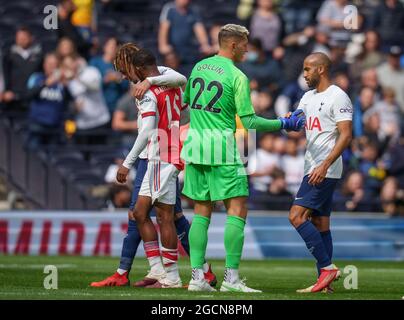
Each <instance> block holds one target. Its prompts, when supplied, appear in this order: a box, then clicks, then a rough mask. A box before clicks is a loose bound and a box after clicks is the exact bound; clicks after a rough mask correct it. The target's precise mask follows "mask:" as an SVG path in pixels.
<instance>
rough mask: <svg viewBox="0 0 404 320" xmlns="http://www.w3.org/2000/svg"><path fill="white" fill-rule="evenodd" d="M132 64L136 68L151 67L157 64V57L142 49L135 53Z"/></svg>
mask: <svg viewBox="0 0 404 320" xmlns="http://www.w3.org/2000/svg"><path fill="white" fill-rule="evenodd" d="M132 63H133V65H134V66H135V67H150V66H155V65H156V64H157V62H156V57H155V56H154V54H153V53H152V52H151V51H150V50H148V49H140V50H139V51H137V52H135V53H134V55H133V58H132Z"/></svg>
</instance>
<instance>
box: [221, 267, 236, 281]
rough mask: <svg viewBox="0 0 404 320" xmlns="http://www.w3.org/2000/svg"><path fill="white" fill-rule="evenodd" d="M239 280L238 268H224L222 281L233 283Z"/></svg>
mask: <svg viewBox="0 0 404 320" xmlns="http://www.w3.org/2000/svg"><path fill="white" fill-rule="evenodd" d="M238 280H239V276H238V269H231V268H226V269H225V271H224V281H226V282H229V283H235V282H237V281H238Z"/></svg>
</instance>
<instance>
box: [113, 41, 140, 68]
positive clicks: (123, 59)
mask: <svg viewBox="0 0 404 320" xmlns="http://www.w3.org/2000/svg"><path fill="white" fill-rule="evenodd" d="M139 50H140V48H139V47H138V46H137V45H136V44H134V43H131V42H128V43H125V44H123V45H122V46H120V47H119V49H118V51H117V53H116V56H115V59H114V68H115V70H116V71H119V72H121V73H123V74H125V75H128V74H129V72H130V67H129V66H130V65H132V59H133V55H134V54H135V53H136V52H137V51H139Z"/></svg>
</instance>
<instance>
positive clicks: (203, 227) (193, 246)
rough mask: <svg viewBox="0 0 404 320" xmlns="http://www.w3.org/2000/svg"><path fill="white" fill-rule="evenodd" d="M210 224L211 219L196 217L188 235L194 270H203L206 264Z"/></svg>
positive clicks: (196, 215)
mask: <svg viewBox="0 0 404 320" xmlns="http://www.w3.org/2000/svg"><path fill="white" fill-rule="evenodd" d="M209 224H210V219H209V218H206V217H203V216H201V215H199V214H195V215H194V218H193V220H192V224H191V228H190V229H189V235H188V239H189V250H190V260H191V267H192V268H197V269H202V267H203V264H204V263H205V254H206V246H207V244H208V228H209Z"/></svg>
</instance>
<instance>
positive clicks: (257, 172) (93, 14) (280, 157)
mask: <svg viewBox="0 0 404 320" xmlns="http://www.w3.org/2000/svg"><path fill="white" fill-rule="evenodd" d="M0 2H1V4H2V5H1V9H0V16H1V19H0V32H1V33H2V38H3V39H2V43H1V50H0V59H1V61H2V64H1V67H0V110H1V112H2V114H1V116H2V117H5V116H10V117H13V116H15V115H16V114H18V115H20V116H21V117H22V118H25V120H26V121H25V125H24V130H25V133H26V135H25V137H26V147H27V148H28V149H30V150H39V149H41V148H46V146H49V145H66V144H67V145H70V146H71V145H83V146H85V145H104V146H105V148H110V147H111V145H112V144H114V147H116V145H119V146H120V149H119V151H118V152H117V156H116V157H113V158H114V159H112V160H111V163H110V166H109V167H108V168H107V170H106V172H105V177H104V182H105V185H104V186H99V185H98V186H94V188H93V193H96V194H101V196H103V197H105V198H106V199H108V201H106V202H105V203H106V204H105V206H107V207H108V208H111V209H112V208H126V207H127V206H128V204H129V201H130V188H131V186H130V184H128V186H118V185H116V184H115V182H114V172H115V171H114V170H116V168H117V165H118V164H119V163H120V161H122V157H123V156H124V154H125V152H128V150H129V149H130V147H131V146H132V144H133V141H134V139H135V137H136V129H137V121H136V119H137V108H136V105H135V101H134V99H133V98H132V96H131V84H130V83H128V82H127V81H126V80H123V79H122V78H121V75H120V74H119V73H117V72H116V71H115V70H114V68H113V65H112V61H113V59H114V56H115V53H116V50H117V48H118V47H119V45H120V43H122V42H126V41H133V42H136V43H138V44H139V45H141V46H145V47H148V48H149V49H151V50H152V51H153V52H154V53H155V54H156V55H157V57H158V61H159V64H160V65H165V66H168V67H171V68H173V69H175V70H177V71H179V72H181V73H183V74H184V75H186V76H189V74H190V72H191V70H192V67H193V65H194V64H195V63H196V62H197V61H199V60H200V59H202V58H204V57H207V56H210V55H213V54H215V53H216V52H217V51H218V41H217V34H218V31H219V30H220V27H221V26H222V25H223V24H226V23H239V24H243V25H245V26H247V27H248V29H249V30H250V44H249V52H248V53H247V55H246V60H245V61H244V62H243V63H241V64H240V65H239V68H240V69H241V70H242V71H243V72H244V73H245V74H246V75H247V76H248V78H249V79H250V81H251V82H250V86H251V97H252V101H253V105H254V108H255V110H256V113H257V114H258V115H261V116H264V117H267V118H276V117H278V116H281V115H284V114H286V113H287V112H288V111H292V110H294V109H295V108H296V107H297V104H298V102H299V100H300V98H301V97H302V95H303V94H304V92H305V91H306V90H308V88H307V87H306V83H305V81H304V80H303V77H302V63H303V60H304V58H305V56H306V55H308V54H309V53H310V52H313V51H321V52H324V53H326V54H327V55H329V57H330V58H331V60H332V70H331V73H332V79H333V81H334V83H335V84H336V85H338V86H340V87H341V88H342V89H343V90H345V91H346V92H347V93H348V94H349V96H350V98H351V100H352V102H353V104H354V118H353V134H354V140H353V142H352V145H351V147H350V148H349V149H348V150H346V151H345V152H344V154H343V159H344V164H345V171H344V177H343V179H342V180H341V183H340V186H339V188H338V190H337V192H336V194H335V199H334V200H335V201H334V205H335V207H334V209H335V210H337V211H367V212H374V211H379V212H384V213H385V214H387V215H389V216H396V215H404V136H403V131H404V126H403V124H404V121H403V117H402V116H403V113H404V53H403V49H404V38H403V34H404V5H403V1H399V0H358V1H353V2H350V1H347V0H325V1H323V0H310V1H298V0H284V1H281V0H278V1H275V0H256V1H249V0H228V1H227V0H226V1H225V0H206V1H202V0H201V1H195V0H194V1H191V0H175V1H171V2H168V3H167V2H166V1H165V0H164V1H145V0H131V1H129V0H103V1H94V0H62V1H59V2H57V3H55V5H57V7H58V29H57V30H44V29H43V27H41V26H40V25H39V22H38V21H37V22H33V20H32V19H31V20H30V19H22V18H21V17H23V14H21V12H22V11H24V10H26V9H27V10H28V12H27V14H29V11H30V10H32V8H30V7H29V5H28V6H27V4H26V3H27V1H24V0H18V1H13V2H12V3H10V2H4V1H0ZM41 3H42V2H41V1H39V2H38V4H37V5H38V6H40V4H41ZM43 3H44V4H45V3H46V4H48V3H52V1H46V2H43ZM3 4H4V5H3ZM352 5H354V6H352ZM31 6H32V5H31ZM24 8H25V9H24ZM42 8H43V6H42V7H40V8H39V9H40V10H42ZM38 12H40V11H38ZM38 15H39V17H40V18H41V19H43V17H44V16H43V14H42V15H41V14H40V13H38ZM31 16H32V13H31ZM10 17H11V18H10ZM12 17H14V18H12ZM15 26H17V27H16V28H15ZM3 32H4V33H3ZM6 32H7V35H8V36H9V37H8V38H7V37H3V34H4V35H5V34H6ZM10 35H12V37H10ZM256 138H257V139H256V140H254V141H253V142H252V143H256V145H257V149H256V151H255V152H254V153H253V154H251V155H250V158H249V161H248V165H247V167H248V171H249V172H250V176H249V180H250V191H251V197H250V208H251V209H260V210H287V209H288V208H289V206H290V203H291V201H292V200H293V197H294V194H295V193H296V191H297V189H298V187H299V183H300V181H301V179H302V177H303V163H304V148H305V137H304V133H302V134H289V136H285V135H284V134H273V133H266V134H259V135H258V136H257V137H256ZM249 143H250V142H249ZM97 188H98V189H97ZM99 188H101V189H102V190H101V191H99ZM94 190H95V191H94ZM184 200H185V201H184V206H187V205H189V202H188V201H186V199H184Z"/></svg>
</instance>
